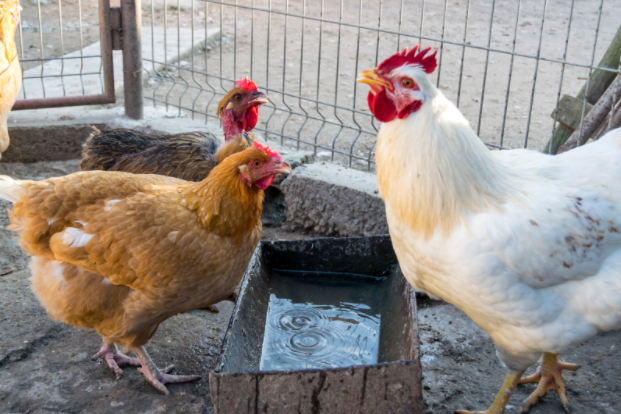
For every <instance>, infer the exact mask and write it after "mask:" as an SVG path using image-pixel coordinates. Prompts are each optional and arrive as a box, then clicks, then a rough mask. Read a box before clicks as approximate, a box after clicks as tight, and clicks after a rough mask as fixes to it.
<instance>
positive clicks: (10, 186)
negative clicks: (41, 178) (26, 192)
mask: <svg viewBox="0 0 621 414" xmlns="http://www.w3.org/2000/svg"><path fill="white" fill-rule="evenodd" d="M21 189H22V184H21V183H20V182H19V181H17V180H14V179H12V178H11V177H8V176H6V175H0V198H3V199H5V200H7V201H10V202H11V203H16V202H17V200H18V199H19V192H20V190H21Z"/></svg>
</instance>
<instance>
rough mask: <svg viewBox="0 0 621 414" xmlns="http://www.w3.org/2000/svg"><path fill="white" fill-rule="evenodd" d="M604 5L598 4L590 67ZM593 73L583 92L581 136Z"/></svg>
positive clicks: (593, 59) (591, 70)
mask: <svg viewBox="0 0 621 414" xmlns="http://www.w3.org/2000/svg"><path fill="white" fill-rule="evenodd" d="M603 5H604V0H601V2H600V4H599V16H598V18H597V27H596V28H595V41H594V42H593V54H592V55H591V65H593V62H595V50H596V49H597V38H598V36H599V24H600V23H601V21H602V8H603V7H602V6H603ZM592 73H593V69H589V76H588V77H587V85H586V90H585V91H584V102H583V103H582V116H581V117H580V135H579V136H582V130H583V128H584V114H585V113H586V104H587V99H588V96H589V89H590V87H591V74H592Z"/></svg>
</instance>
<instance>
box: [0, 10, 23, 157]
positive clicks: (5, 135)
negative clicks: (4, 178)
mask: <svg viewBox="0 0 621 414" xmlns="http://www.w3.org/2000/svg"><path fill="white" fill-rule="evenodd" d="M21 10H22V7H21V6H20V5H19V1H17V0H4V1H2V2H0V36H1V39H0V45H1V46H0V159H1V158H2V153H3V152H4V151H6V149H7V148H8V147H9V130H8V126H7V122H8V120H9V112H10V111H11V108H13V104H15V100H16V99H17V95H18V94H19V89H20V88H21V86H22V69H21V67H20V65H19V58H18V57H17V47H16V46H15V29H16V28H17V25H18V23H19V18H20V11H21Z"/></svg>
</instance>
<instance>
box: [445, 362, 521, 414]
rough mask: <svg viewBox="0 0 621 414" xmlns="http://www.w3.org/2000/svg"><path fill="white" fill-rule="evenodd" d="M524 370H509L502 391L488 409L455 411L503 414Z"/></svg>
mask: <svg viewBox="0 0 621 414" xmlns="http://www.w3.org/2000/svg"><path fill="white" fill-rule="evenodd" d="M523 373H524V371H522V372H518V373H512V372H509V373H507V375H506V376H505V380H504V382H503V383H502V387H500V391H498V394H496V399H495V400H494V402H493V403H492V405H491V406H490V407H489V408H488V409H487V410H486V411H467V410H458V411H455V413H456V414H503V413H504V412H505V407H506V406H507V403H508V402H509V398H511V394H513V391H514V390H515V387H516V386H517V384H518V382H519V381H520V378H521V377H522V374H523Z"/></svg>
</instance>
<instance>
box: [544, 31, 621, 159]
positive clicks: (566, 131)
mask: <svg viewBox="0 0 621 414" xmlns="http://www.w3.org/2000/svg"><path fill="white" fill-rule="evenodd" d="M620 59H621V26H619V29H618V30H617V34H616V35H615V37H614V38H613V39H612V42H610V46H608V49H607V50H606V53H605V54H604V57H602V60H601V61H600V62H599V64H598V66H600V67H603V68H611V69H617V68H618V67H619V60H620ZM616 76H617V74H616V73H614V72H608V71H605V70H601V69H596V70H594V71H593V72H592V73H591V81H590V82H588V81H587V82H585V83H584V85H583V86H582V89H580V92H578V95H577V96H576V98H578V99H580V100H581V101H584V97H585V94H586V88H587V84H588V85H589V91H588V92H589V93H588V95H587V96H586V101H587V105H588V104H590V105H595V103H596V102H597V101H598V100H599V98H600V97H601V96H602V94H603V93H604V91H605V90H606V89H608V87H609V86H610V84H611V83H612V81H613V80H614V78H615V77H616ZM580 116H582V113H581V114H580ZM553 118H555V119H556V120H559V118H558V114H557V111H555V112H554V113H553ZM577 121H578V123H580V119H578V120H577ZM573 132H574V128H571V127H569V126H568V125H565V124H563V123H562V122H559V125H558V126H557V127H556V130H555V131H554V136H553V137H552V139H551V140H550V141H549V142H548V144H547V145H546V147H545V148H544V150H543V152H545V153H548V154H556V153H557V152H558V149H559V148H560V147H561V146H562V145H563V144H564V143H565V142H566V141H567V139H568V138H569V137H570V136H571V134H572V133H573Z"/></svg>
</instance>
